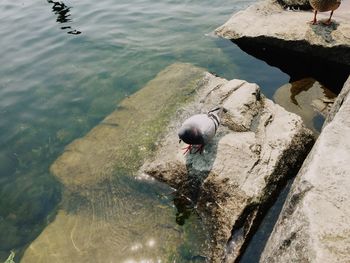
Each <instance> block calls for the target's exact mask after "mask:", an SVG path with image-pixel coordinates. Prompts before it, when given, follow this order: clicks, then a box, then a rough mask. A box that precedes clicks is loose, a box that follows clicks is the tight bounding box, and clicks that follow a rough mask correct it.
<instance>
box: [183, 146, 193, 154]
mask: <svg viewBox="0 0 350 263" xmlns="http://www.w3.org/2000/svg"><path fill="white" fill-rule="evenodd" d="M182 150H185V151H184V155H185V154H186V153H188V152H189V153H191V150H192V144H189V145H188V146H187V147H185V148H182Z"/></svg>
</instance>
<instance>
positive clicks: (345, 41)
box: [215, 0, 350, 66]
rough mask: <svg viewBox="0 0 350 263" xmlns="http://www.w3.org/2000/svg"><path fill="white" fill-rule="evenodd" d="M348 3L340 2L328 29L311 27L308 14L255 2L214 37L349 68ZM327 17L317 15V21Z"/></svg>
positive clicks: (217, 30)
mask: <svg viewBox="0 0 350 263" xmlns="http://www.w3.org/2000/svg"><path fill="white" fill-rule="evenodd" d="M349 6H350V3H349V2H348V1H343V2H342V4H341V6H340V7H339V8H338V9H337V10H336V11H335V12H334V16H333V22H332V24H331V25H330V26H325V25H323V24H322V23H319V24H317V25H311V24H310V23H308V21H310V20H312V18H313V14H312V12H310V11H299V12H294V11H288V10H285V9H283V7H281V5H280V4H278V3H277V2H275V1H273V0H266V1H263V2H258V3H256V4H254V5H252V6H250V7H249V8H247V9H246V10H244V11H240V12H238V13H236V14H234V15H233V16H232V17H231V18H230V19H229V20H228V21H227V22H226V23H225V24H224V25H222V26H221V27H219V28H218V29H216V31H215V33H216V34H217V35H219V36H221V37H224V38H228V39H231V40H234V41H238V40H244V39H250V40H251V42H252V41H255V42H256V43H259V44H260V45H261V44H264V43H268V44H270V45H272V46H276V47H279V48H283V49H285V51H286V52H290V51H295V52H301V53H304V54H307V55H309V56H315V57H320V58H323V59H325V60H329V61H333V62H337V63H339V64H343V65H347V66H349V65H350V52H349V50H350V41H349V39H350V20H349V15H350V8H349ZM328 17H329V13H320V14H319V15H318V19H319V20H324V19H327V18H328Z"/></svg>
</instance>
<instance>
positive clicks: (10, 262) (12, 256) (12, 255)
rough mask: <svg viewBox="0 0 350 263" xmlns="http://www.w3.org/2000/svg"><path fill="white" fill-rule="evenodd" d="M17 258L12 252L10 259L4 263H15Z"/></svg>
mask: <svg viewBox="0 0 350 263" xmlns="http://www.w3.org/2000/svg"><path fill="white" fill-rule="evenodd" d="M14 258H15V252H13V251H11V253H10V255H9V257H8V258H7V259H6V261H5V262H4V263H15V261H14V260H13V259H14Z"/></svg>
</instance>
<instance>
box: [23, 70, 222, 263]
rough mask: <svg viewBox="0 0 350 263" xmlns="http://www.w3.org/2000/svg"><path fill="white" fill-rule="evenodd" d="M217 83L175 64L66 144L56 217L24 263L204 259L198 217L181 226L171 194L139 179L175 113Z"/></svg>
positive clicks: (58, 167) (57, 170) (58, 168)
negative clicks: (186, 257)
mask: <svg viewBox="0 0 350 263" xmlns="http://www.w3.org/2000/svg"><path fill="white" fill-rule="evenodd" d="M213 78H214V79H216V77H214V76H213V75H212V74H209V73H206V72H205V71H204V70H203V69H201V68H198V67H195V66H192V65H190V64H183V63H176V64H173V65H171V66H169V67H167V68H166V69H164V70H163V71H161V72H160V73H159V74H158V75H157V76H156V78H155V79H153V80H151V81H150V82H149V83H148V84H147V85H146V86H145V87H144V88H143V89H141V90H140V91H138V92H136V93H135V94H133V95H131V96H130V97H128V98H126V99H125V100H124V101H123V102H121V104H120V105H119V107H118V109H117V110H116V111H114V112H113V113H111V114H110V115H109V116H107V117H106V118H105V119H104V120H103V121H102V122H101V123H100V124H99V125H98V126H96V127H95V128H94V129H92V130H91V131H90V132H89V133H88V134H87V135H85V136H84V137H83V138H80V139H78V140H76V141H74V142H72V143H71V144H70V145H68V146H67V147H66V149H65V151H64V153H63V154H62V155H61V156H60V157H59V158H58V159H57V160H56V161H55V162H54V163H53V164H52V166H51V172H52V173H53V175H54V176H55V177H56V178H57V179H58V180H59V181H60V182H61V183H62V186H63V190H62V192H63V194H62V202H61V204H60V205H59V208H58V209H57V211H56V212H57V215H56V217H55V218H54V220H53V221H52V222H51V223H50V224H48V225H47V227H46V228H45V229H44V230H43V231H42V232H41V233H40V235H39V236H38V237H37V238H36V239H35V240H34V241H33V242H32V243H31V244H30V245H29V246H28V247H27V249H26V250H25V252H24V253H23V257H22V258H21V262H22V263H31V262H33V263H34V262H35V263H41V262H43V263H46V262H76V263H79V262H116V261H117V262H141V261H147V262H148V261H149V262H158V261H162V262H169V261H176V262H183V261H184V259H183V258H182V250H184V251H187V250H190V252H187V253H186V255H187V256H189V257H192V256H197V255H201V251H202V249H203V248H202V247H201V246H202V245H203V244H204V242H205V237H206V236H205V233H204V230H203V229H202V228H201V224H200V222H199V219H198V217H196V216H192V217H191V218H190V219H189V220H190V223H188V224H187V225H186V226H184V227H181V226H179V225H178V224H176V222H175V216H174V213H175V211H174V208H173V203H172V199H171V198H170V197H171V192H172V191H173V190H172V189H170V187H168V186H167V185H164V184H161V183H159V182H157V181H155V180H153V179H152V178H151V179H150V178H145V177H136V175H137V171H138V169H139V168H140V166H141V165H142V163H143V159H144V158H146V157H150V156H152V154H153V153H154V149H155V148H156V147H157V145H156V141H157V139H158V138H159V137H161V136H162V134H163V133H164V131H165V130H166V127H167V125H168V123H169V119H170V116H172V115H173V114H174V113H175V112H176V110H178V109H179V108H181V107H182V105H183V104H184V103H186V102H189V101H191V100H192V99H193V95H194V94H195V93H196V90H197V89H199V88H200V87H202V86H206V85H207V82H208V81H209V80H210V79H213ZM40 230H41V229H40ZM188 236H190V237H193V238H192V239H190V238H188ZM203 246H204V245H203ZM204 247H205V246H204Z"/></svg>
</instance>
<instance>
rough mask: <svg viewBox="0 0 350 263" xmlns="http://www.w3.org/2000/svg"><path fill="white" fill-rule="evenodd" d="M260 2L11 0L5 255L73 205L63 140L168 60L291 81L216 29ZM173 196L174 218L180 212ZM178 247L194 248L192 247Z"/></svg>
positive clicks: (267, 87) (4, 142)
mask: <svg viewBox="0 0 350 263" xmlns="http://www.w3.org/2000/svg"><path fill="white" fill-rule="evenodd" d="M251 2H252V1H243V0H241V1H238V0H235V1H228V0H224V1H222V0H220V1H219V0H214V1H203V0H201V1H199V0H197V1H196V0H194V1H189V0H185V1H178V0H164V1H161V2H154V1H153V2H152V1H149V0H132V1H130V0H129V1H126V0H121V1H114V0H102V1H90V0H88V1H74V0H71V1H63V2H61V1H52V0H49V1H34V0H28V1H10V0H3V1H2V3H1V5H2V10H1V16H0V36H1V42H0V47H1V49H0V54H1V60H2V66H1V67H0V146H1V147H0V261H4V260H5V259H6V258H7V257H8V255H9V252H10V250H11V249H13V250H16V251H17V252H18V253H16V260H17V261H18V259H19V258H20V257H21V256H22V253H23V251H24V249H25V248H26V247H27V246H28V245H29V244H30V243H31V242H32V241H33V240H34V239H35V238H36V237H37V236H38V235H39V234H40V233H41V232H42V230H43V229H44V227H45V226H46V225H47V224H48V223H49V222H51V221H52V220H53V218H54V217H55V216H56V213H57V209H58V207H59V206H64V205H65V204H61V203H60V202H61V200H62V196H63V195H64V187H62V186H61V185H60V184H59V183H58V182H57V180H56V179H55V178H54V177H53V176H52V175H51V174H50V172H49V166H50V165H51V164H52V163H53V161H54V160H55V159H56V158H57V157H58V156H59V155H60V154H61V153H62V151H63V149H64V147H65V146H66V145H67V144H69V143H70V142H72V141H73V140H74V139H76V138H78V137H82V136H84V135H85V134H86V133H87V132H88V131H89V130H90V129H91V128H92V127H94V126H95V125H96V124H98V123H99V122H100V121H101V120H102V119H103V118H104V117H105V116H106V115H107V114H109V113H110V112H112V111H113V110H114V109H116V108H117V107H118V104H119V103H120V101H121V100H123V99H124V98H126V97H127V96H129V95H130V94H133V93H134V92H135V91H137V90H139V89H140V88H142V87H143V86H144V85H145V84H146V82H147V81H149V80H151V79H152V78H154V76H155V75H156V74H157V73H158V72H159V71H160V70H162V69H163V68H165V67H166V66H168V65H170V64H172V63H174V62H178V61H181V62H189V63H192V64H195V65H198V66H201V67H204V68H206V69H207V70H208V71H210V72H215V73H217V74H219V75H220V76H223V77H226V78H228V79H232V78H241V79H246V80H248V81H252V82H257V83H258V84H260V85H261V86H262V89H263V90H264V92H265V93H266V94H268V95H270V96H272V94H273V92H274V90H275V89H276V88H278V87H279V86H281V85H282V84H284V83H286V82H287V81H288V76H286V75H285V74H283V73H281V72H280V71H279V70H278V69H276V68H272V67H270V66H268V65H267V64H266V63H264V62H261V61H259V60H256V59H254V58H252V57H251V56H249V55H247V54H245V53H243V52H242V51H240V49H238V48H237V47H236V46H234V45H233V44H232V43H231V42H229V41H226V40H221V39H218V38H215V37H213V34H212V31H213V30H214V29H215V28H216V27H217V26H219V25H220V24H222V23H223V22H225V21H226V20H227V19H228V17H229V16H230V15H231V13H233V12H236V11H238V10H240V9H243V8H245V7H247V6H248V5H249V4H250V3H251ZM129 184H132V183H131V182H130V181H129ZM140 188H142V184H136V186H135V188H134V189H133V190H132V191H131V192H129V193H128V194H129V195H130V196H132V198H130V199H128V200H132V202H131V201H130V203H129V202H128V200H125V201H123V205H124V206H125V207H128V206H129V207H132V206H134V205H136V203H137V202H141V201H142V198H141V196H142V195H141V196H138V195H139V194H140ZM102 189H104V188H102ZM163 191H165V190H163ZM146 192H147V191H146ZM151 192H152V191H151ZM99 196H100V195H99V194H97V195H96V197H99ZM149 196H150V197H149V200H150V203H151V204H155V203H158V204H159V203H160V204H161V203H162V201H160V200H159V197H158V196H157V195H154V194H153V192H152V193H149ZM80 198H82V199H84V198H83V197H81V196H80V197H77V199H78V200H77V203H78V204H80V202H82V200H79V199H80ZM101 198H102V197H101ZM108 198H109V197H108ZM100 201H101V202H102V199H101V200H99V199H96V200H95V202H100ZM171 202H172V200H171V199H169V200H168V201H167V204H166V206H167V207H168V209H169V210H168V213H169V214H168V215H169V217H168V220H170V221H171V220H173V221H175V212H176V211H175V209H174V208H173V207H171ZM78 208H79V206H78ZM83 208H84V206H83V205H82V207H81V209H83ZM150 209H151V208H150ZM144 211H147V210H144ZM150 213H151V211H150ZM156 213H158V212H156ZM172 213H173V214H172ZM145 214H146V212H145ZM59 216H62V214H60V213H59V214H57V217H59ZM194 221H196V220H195V219H194ZM165 225H167V223H165ZM179 227H180V226H179ZM184 227H186V224H185V226H184ZM125 231H132V229H126V230H125ZM176 231H177V230H176ZM147 238H148V239H147ZM147 238H146V239H145V241H144V243H140V245H142V248H146V247H147V248H148V249H151V248H150V247H149V246H147V244H149V243H147V242H150V241H149V240H151V239H150V238H154V246H157V244H158V243H157V242H158V241H157V239H156V237H151V236H149V237H147ZM185 238H187V239H188V240H190V239H191V237H185ZM152 240H153V239H152ZM96 242H97V241H96ZM151 243H152V242H151ZM189 243H190V242H188V244H189ZM136 245H137V243H136ZM175 250H178V251H180V252H176V253H178V254H181V253H182V254H186V253H187V251H188V248H187V247H186V246H185V247H178V248H176V249H175ZM181 251H182V252H181ZM130 260H131V259H130ZM135 260H136V259H135ZM137 260H141V259H137ZM144 260H146V259H144ZM17 261H16V262H17ZM68 261H69V260H68Z"/></svg>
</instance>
